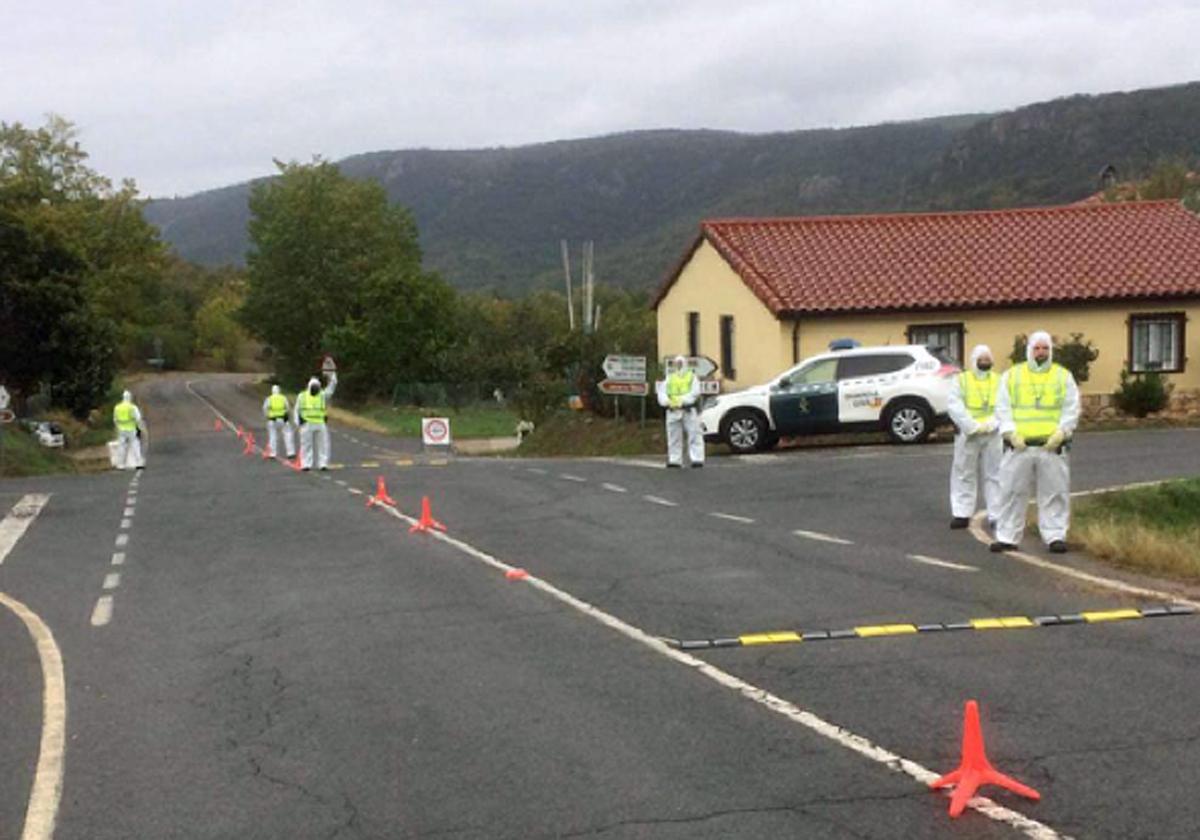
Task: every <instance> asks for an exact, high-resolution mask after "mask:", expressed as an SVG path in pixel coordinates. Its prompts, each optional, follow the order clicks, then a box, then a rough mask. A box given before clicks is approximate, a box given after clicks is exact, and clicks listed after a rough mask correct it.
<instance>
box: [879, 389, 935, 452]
mask: <svg viewBox="0 0 1200 840" xmlns="http://www.w3.org/2000/svg"><path fill="white" fill-rule="evenodd" d="M884 424H885V425H886V427H887V433H888V435H889V436H890V437H891V439H892V442H893V443H904V444H908V443H920V442H921V441H923V440H925V438H927V437H929V433H930V432H931V431H933V412H931V411H930V410H929V407H928V406H926V405H925V404H924V403H919V402H914V401H911V400H906V401H904V402H900V403H896V404H895V405H894V406H890V407H889V408H888V410H887V414H886V415H885V417H884Z"/></svg>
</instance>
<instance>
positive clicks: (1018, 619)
mask: <svg viewBox="0 0 1200 840" xmlns="http://www.w3.org/2000/svg"><path fill="white" fill-rule="evenodd" d="M1195 612H1196V610H1195V609H1193V608H1192V607H1189V606H1186V605H1184V604H1168V605H1166V606H1162V607H1144V608H1142V609H1140V610H1139V609H1123V610H1094V611H1091V612H1080V613H1064V614H1063V615H1035V616H1033V617H1027V616H1023V615H1009V616H1003V617H1000V618H972V619H969V620H967V621H949V622H944V623H939V624H876V625H866V626H863V627H852V628H850V629H848V630H778V631H775V632H771V633H748V634H746V635H743V636H732V637H729V638H723V639H687V640H681V639H663V641H664V642H666V643H667V644H668V645H670V646H671V647H675V648H678V649H680V650H704V649H705V648H729V647H753V646H757V645H778V644H788V643H795V642H825V641H834V640H837V639H878V638H882V637H884V636H905V635H913V634H921V633H945V632H951V631H954V630H1011V629H1016V628H1027V627H1059V626H1065V625H1068V624H1099V623H1101V622H1105V621H1127V620H1129V619H1134V618H1167V617H1170V616H1177V615H1193V614H1195Z"/></svg>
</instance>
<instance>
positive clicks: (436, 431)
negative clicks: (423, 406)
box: [421, 417, 450, 446]
mask: <svg viewBox="0 0 1200 840" xmlns="http://www.w3.org/2000/svg"><path fill="white" fill-rule="evenodd" d="M421 442H422V443H423V444H425V445H426V446H449V445H450V418H449V417H422V418H421Z"/></svg>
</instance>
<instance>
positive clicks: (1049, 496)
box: [995, 331, 1079, 545]
mask: <svg viewBox="0 0 1200 840" xmlns="http://www.w3.org/2000/svg"><path fill="white" fill-rule="evenodd" d="M1039 339H1041V340H1044V341H1045V342H1047V343H1049V342H1050V335H1049V334H1048V333H1045V332H1040V331H1039V332H1035V333H1033V334H1032V335H1031V336H1029V344H1028V345H1027V347H1026V350H1025V357H1026V359H1028V361H1029V364H1030V365H1034V364H1035V363H1034V361H1033V345H1034V343H1035V342H1036V341H1038V340H1039ZM1053 361H1054V351H1053V348H1051V351H1050V358H1049V359H1047V360H1046V366H1049V365H1050V364H1051V363H1052V362H1053ZM1015 369H1016V366H1015V365H1014V366H1013V367H1011V368H1009V369H1008V370H1007V371H1005V372H1004V375H1003V376H1002V377H1000V392H999V393H998V394H997V395H996V419H997V420H998V421H999V423H1000V434H1001V435H1004V436H1007V435H1010V434H1012V433H1013V432H1015V431H1016V428H1017V426H1016V423H1015V422H1013V415H1012V405H1011V400H1010V398H1009V393H1008V380H1009V377H1010V376H1011V375H1012V372H1013V370H1015ZM1078 423H1079V386H1078V385H1076V384H1075V377H1073V376H1071V374H1070V372H1069V371H1068V372H1067V392H1066V395H1065V398H1064V400H1063V405H1062V410H1061V412H1060V414H1059V421H1058V430H1059V431H1060V432H1062V434H1063V436H1064V438H1066V439H1070V437H1071V434H1072V433H1073V432H1074V431H1075V426H1076V425H1077V424H1078ZM1033 491H1036V493H1037V509H1038V531H1039V532H1040V533H1041V538H1042V541H1043V542H1045V543H1046V545H1050V544H1051V543H1055V542H1061V541H1065V540H1066V538H1067V528H1068V527H1069V526H1070V520H1071V471H1070V464H1069V461H1068V456H1067V451H1066V449H1065V448H1064V449H1062V451H1061V452H1054V451H1051V450H1049V449H1046V448H1044V447H1041V446H1026V447H1025V448H1024V449H1021V450H1017V449H1013V448H1010V447H1009V446H1005V451H1004V455H1003V457H1002V458H1001V460H1000V492H1001V503H1000V517H999V518H998V519H997V520H996V534H995V536H996V540H997V541H998V542H1001V543H1009V544H1012V545H1016V544H1017V543H1019V542H1020V541H1021V537H1022V535H1024V533H1025V511H1026V508H1027V507H1028V505H1029V496H1030V493H1031V492H1033Z"/></svg>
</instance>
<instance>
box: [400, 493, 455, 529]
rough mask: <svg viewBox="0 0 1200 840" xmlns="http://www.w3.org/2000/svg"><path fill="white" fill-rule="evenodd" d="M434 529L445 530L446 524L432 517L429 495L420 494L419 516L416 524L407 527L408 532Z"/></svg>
mask: <svg viewBox="0 0 1200 840" xmlns="http://www.w3.org/2000/svg"><path fill="white" fill-rule="evenodd" d="M435 529H436V530H438V531H445V530H446V526H445V525H443V524H442V523H441V522H438V521H437V520H436V519H434V518H433V514H432V513H430V511H429V497H428V496H422V497H421V518H420V519H419V520H418V521H417V524H416V525H413V526H412V527H411V528H409V529H408V533H410V534H411V533H413V532H414V531H432V530H435Z"/></svg>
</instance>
